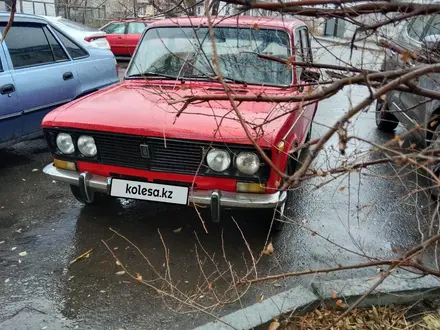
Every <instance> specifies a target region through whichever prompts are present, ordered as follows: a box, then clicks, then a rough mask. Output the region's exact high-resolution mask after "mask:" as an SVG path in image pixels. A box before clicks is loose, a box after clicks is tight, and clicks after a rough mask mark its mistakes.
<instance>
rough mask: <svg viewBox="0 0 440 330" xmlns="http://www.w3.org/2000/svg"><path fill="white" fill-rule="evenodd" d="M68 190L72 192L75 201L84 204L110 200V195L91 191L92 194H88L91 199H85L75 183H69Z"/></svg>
mask: <svg viewBox="0 0 440 330" xmlns="http://www.w3.org/2000/svg"><path fill="white" fill-rule="evenodd" d="M70 191H71V192H72V194H73V196H74V197H75V198H76V200H77V201H79V202H81V203H83V204H85V205H99V204H103V203H105V202H108V201H109V200H110V196H108V195H105V194H101V193H96V192H92V193H91V194H92V196H90V197H91V200H90V201H87V200H85V199H84V198H83V197H82V195H81V191H80V190H79V187H78V186H75V185H70Z"/></svg>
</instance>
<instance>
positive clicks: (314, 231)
mask: <svg viewBox="0 0 440 330" xmlns="http://www.w3.org/2000/svg"><path fill="white" fill-rule="evenodd" d="M318 46H319V45H316V47H318ZM338 47H339V48H334V49H333V50H334V51H337V52H340V54H341V56H340V57H347V58H348V57H349V56H350V55H349V50H348V49H346V48H344V47H341V46H338ZM358 52H359V53H358V54H355V58H354V59H353V61H356V60H359V59H363V60H364V61H368V60H370V61H372V63H373V61H374V55H371V54H370V55H368V56H367V55H365V54H362V53H360V51H358ZM316 56H317V57H320V58H321V62H326V61H329V62H331V61H332V59H331V58H330V57H329V55H328V53H323V52H318V53H317V55H316ZM326 59H327V60H326ZM126 65H127V62H121V63H120V70H119V72H120V77H122V76H123V72H124V67H126ZM367 95H368V91H367V90H366V88H364V87H360V86H352V87H350V88H346V89H344V90H343V91H341V92H339V93H338V94H337V95H335V96H334V97H332V98H330V99H327V100H325V101H323V102H321V103H320V105H319V109H318V113H317V117H316V122H315V124H314V126H313V135H312V138H316V137H319V136H321V135H322V134H323V133H324V132H325V131H326V127H327V125H330V123H333V122H334V121H335V120H336V119H337V118H339V117H340V116H342V115H343V113H344V112H345V111H346V110H347V108H349V107H351V105H352V104H356V103H357V102H358V101H360V100H362V99H363V98H364V97H365V96H367ZM402 132H403V128H401V127H399V128H398V130H397V131H396V134H400V133H402ZM350 133H351V134H353V135H356V136H359V137H361V138H364V139H368V140H370V141H372V142H375V143H378V144H382V143H384V142H385V141H387V140H388V139H390V138H392V137H393V136H392V135H391V136H390V135H387V134H384V133H381V132H379V131H378V130H376V128H375V123H374V113H373V112H372V111H368V112H363V113H362V114H361V115H359V116H358V117H356V119H354V120H353V122H352V123H351V126H350ZM408 143H409V142H408ZM368 148H369V146H367V145H365V144H364V143H362V142H361V141H360V140H358V141H356V140H354V141H353V142H350V144H349V145H348V148H347V150H346V152H347V155H346V156H341V155H340V153H339V152H338V140H337V138H334V139H332V140H331V141H330V143H329V144H328V145H327V146H326V149H325V150H324V152H323V153H322V154H321V156H320V157H318V159H317V160H316V161H315V163H314V164H313V166H314V167H316V168H326V167H332V166H334V165H335V164H339V163H340V162H341V161H343V159H344V157H346V158H350V159H353V157H363V155H364V154H366V152H365V151H366V150H367V149H368ZM302 157H305V155H303V156H302ZM368 157H370V158H369V159H370V160H371V159H373V158H374V157H375V154H374V153H368ZM0 159H1V160H2V161H1V162H0V219H1V220H0V243H1V244H0V267H1V269H2V270H1V272H0V283H2V284H3V285H2V286H1V287H0V305H1V306H3V308H2V309H1V310H0V325H1V326H2V328H8V329H12V328H14V327H15V328H25V326H23V325H26V324H38V326H40V328H44V327H47V329H52V328H53V329H62V328H74V327H75V326H77V327H79V328H80V329H97V328H101V329H104V328H105V329H121V328H122V329H125V328H126V329H135V328H137V329H140V328H143V329H174V328H176V329H177V328H180V329H192V328H193V327H195V326H198V325H201V324H203V323H205V322H207V321H211V320H212V316H210V315H209V314H212V315H223V314H225V313H227V312H230V311H233V310H236V309H237V308H241V307H243V306H247V305H249V304H253V303H255V302H256V301H257V300H258V299H259V298H258V297H261V295H263V296H264V297H265V298H266V299H267V298H269V297H270V296H271V295H274V294H276V293H279V292H282V291H284V290H286V289H287V288H289V287H292V286H293V285H295V284H296V283H301V284H303V285H305V286H309V285H310V284H311V283H312V282H314V281H320V280H322V279H323V278H326V279H329V278H353V277H357V276H369V275H371V274H375V272H376V270H375V269H365V270H362V271H361V270H357V271H356V270H355V271H346V272H341V273H333V274H329V275H320V276H306V277H297V278H288V279H285V280H282V281H278V282H268V283H263V284H260V285H255V286H252V287H250V288H249V287H246V286H241V287H240V286H238V287H236V286H235V285H234V282H233V281H234V280H237V279H238V278H241V277H243V276H245V275H246V274H248V273H249V274H250V275H251V276H250V277H255V276H256V275H258V276H259V277H262V276H265V275H270V274H279V273H282V272H288V271H289V272H291V271H298V270H308V269H318V268H323V267H334V266H336V265H349V264H353V263H356V262H359V261H360V260H363V259H362V255H370V256H375V257H384V256H387V255H392V254H393V253H395V251H398V250H400V249H402V248H406V247H408V246H412V245H414V244H417V243H418V242H419V241H420V238H421V233H422V232H423V230H424V229H423V226H421V225H420V221H419V220H420V219H419V217H418V216H419V215H418V214H416V215H414V210H419V211H420V216H421V215H422V214H423V215H426V212H428V213H429V212H430V208H431V204H432V201H431V200H430V199H429V198H428V197H427V196H426V195H425V194H424V193H420V194H414V193H413V192H414V190H415V189H417V187H418V186H419V185H422V184H423V178H420V177H419V175H418V174H417V172H416V171H411V170H408V171H407V172H406V170H405V169H404V170H399V169H397V168H395V167H393V166H391V165H387V164H385V165H380V166H377V167H374V169H372V170H365V171H361V172H354V173H352V174H351V175H344V176H340V177H337V178H335V179H333V180H331V179H330V178H327V179H326V178H316V179H312V180H309V181H305V182H303V184H302V185H301V187H299V188H298V189H296V190H295V191H294V193H293V196H292V199H291V200H290V202H289V204H288V205H287V208H288V216H289V218H290V219H291V221H292V223H291V224H289V225H288V226H286V229H285V231H284V232H283V233H282V234H280V235H279V236H277V237H275V238H274V239H273V241H272V244H273V246H274V253H273V254H272V255H268V256H263V257H262V258H261V259H259V261H258V263H257V264H254V262H255V260H256V259H258V257H259V254H260V251H261V250H262V249H264V246H265V242H266V240H267V230H266V229H267V228H266V227H265V226H264V225H263V221H262V220H263V219H261V218H260V216H259V215H258V214H256V213H255V212H248V213H247V212H231V213H227V215H226V216H225V217H224V219H223V221H221V222H220V223H218V224H217V223H212V222H210V221H209V216H208V213H205V212H204V211H203V210H202V213H201V217H202V218H203V219H204V220H206V225H207V229H208V233H205V232H204V230H203V227H202V226H201V222H200V221H201V220H200V216H199V215H198V213H197V212H196V211H195V210H194V209H192V208H187V207H175V206H173V207H170V206H169V205H163V204H154V203H147V202H138V201H133V200H123V199H120V200H114V201H113V202H112V203H111V204H109V205H108V206H106V207H83V205H82V204H80V203H79V202H77V201H76V200H75V199H74V198H73V196H72V195H71V194H70V191H69V188H68V187H67V186H66V185H64V184H61V183H57V182H55V181H52V180H50V179H49V178H48V177H46V176H45V175H44V174H43V173H42V171H41V170H42V168H43V167H44V166H45V165H46V164H48V163H49V162H51V156H50V154H49V152H48V150H47V147H46V143H45V142H44V141H43V140H42V139H36V140H32V141H28V142H23V143H19V144H17V145H15V146H13V147H10V148H6V149H2V150H0ZM362 159H363V160H365V158H362ZM406 173H408V174H406ZM415 206H416V207H415ZM112 229H113V230H115V231H117V232H119V233H120V234H121V235H123V236H124V237H126V238H127V240H125V239H124V238H123V237H121V236H118V235H116V234H115V233H114V232H113V231H112ZM128 240H129V241H130V242H131V243H133V244H131V243H130V242H129V241H128ZM87 251H89V252H88V256H87V257H85V258H82V259H80V260H78V261H77V262H74V263H73V264H70V263H71V261H72V260H75V258H76V257H78V256H80V255H82V254H84V253H85V252H87ZM23 252H26V253H23ZM112 254H114V256H116V257H117V258H118V259H119V260H120V262H121V263H122V264H123V265H125V266H126V267H127V269H128V270H129V271H130V272H133V274H139V276H142V278H143V279H144V280H146V281H148V285H143V284H141V283H139V282H138V281H136V279H133V278H130V277H128V276H127V274H121V273H119V272H120V271H121V268H120V266H118V264H117V263H116V260H115V258H114V256H113V255H112ZM171 284H172V285H171ZM213 292H215V293H216V294H213ZM202 309H203V310H204V311H205V312H201V310H202ZM110 311H111V312H110ZM45 329H46V328H45Z"/></svg>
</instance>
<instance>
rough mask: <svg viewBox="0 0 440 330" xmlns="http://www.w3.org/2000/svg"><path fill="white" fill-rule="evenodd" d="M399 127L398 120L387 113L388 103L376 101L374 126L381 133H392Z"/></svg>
mask: <svg viewBox="0 0 440 330" xmlns="http://www.w3.org/2000/svg"><path fill="white" fill-rule="evenodd" d="M397 125H399V120H398V119H397V118H396V116H394V115H393V114H392V113H391V112H389V108H388V102H387V101H385V102H384V101H382V100H381V99H378V100H377V101H376V126H377V128H378V129H379V130H381V131H383V132H392V131H394V129H395V128H396V127H397Z"/></svg>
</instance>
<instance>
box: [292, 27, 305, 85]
mask: <svg viewBox="0 0 440 330" xmlns="http://www.w3.org/2000/svg"><path fill="white" fill-rule="evenodd" d="M294 38H295V42H294V45H293V46H294V51H295V61H296V62H306V58H305V56H304V53H303V48H302V40H301V34H300V30H299V29H296V30H295V37H294ZM301 72H302V67H300V66H297V67H296V76H297V79H298V80H299V77H300V76H301Z"/></svg>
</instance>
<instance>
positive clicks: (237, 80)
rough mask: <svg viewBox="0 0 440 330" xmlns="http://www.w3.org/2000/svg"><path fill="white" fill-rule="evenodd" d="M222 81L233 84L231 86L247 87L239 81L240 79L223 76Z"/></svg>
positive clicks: (243, 82) (244, 82) (242, 81)
mask: <svg viewBox="0 0 440 330" xmlns="http://www.w3.org/2000/svg"><path fill="white" fill-rule="evenodd" d="M223 79H224V80H226V81H227V82H230V83H233V84H242V85H244V86H247V84H248V83H247V82H246V81H244V80H240V79H235V78H231V77H226V76H223Z"/></svg>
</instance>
